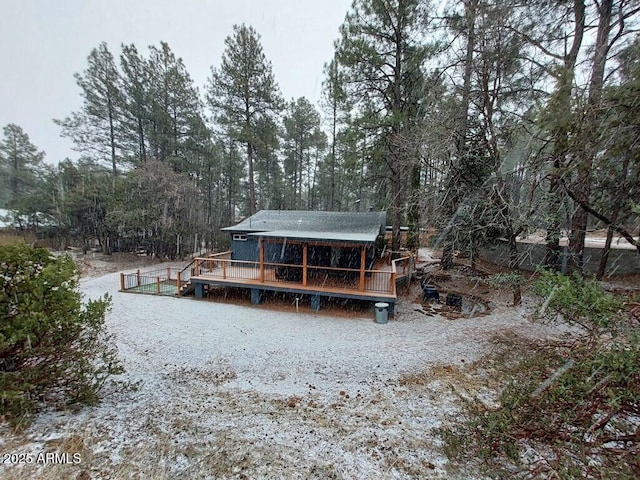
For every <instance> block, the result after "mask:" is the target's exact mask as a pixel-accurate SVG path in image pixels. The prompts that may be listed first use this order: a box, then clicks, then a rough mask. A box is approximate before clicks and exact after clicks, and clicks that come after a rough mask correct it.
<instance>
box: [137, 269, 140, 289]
mask: <svg viewBox="0 0 640 480" xmlns="http://www.w3.org/2000/svg"><path fill="white" fill-rule="evenodd" d="M136 277H137V278H138V286H140V269H138V271H137V272H136Z"/></svg>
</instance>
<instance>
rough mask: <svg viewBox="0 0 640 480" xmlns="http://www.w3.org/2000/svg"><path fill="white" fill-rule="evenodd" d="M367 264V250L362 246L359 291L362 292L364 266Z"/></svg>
mask: <svg viewBox="0 0 640 480" xmlns="http://www.w3.org/2000/svg"><path fill="white" fill-rule="evenodd" d="M365 263H367V250H366V248H365V247H364V245H362V246H361V247H360V291H361V292H364V266H365Z"/></svg>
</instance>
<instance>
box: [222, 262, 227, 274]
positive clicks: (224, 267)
mask: <svg viewBox="0 0 640 480" xmlns="http://www.w3.org/2000/svg"><path fill="white" fill-rule="evenodd" d="M221 262H222V278H227V261H226V260H221Z"/></svg>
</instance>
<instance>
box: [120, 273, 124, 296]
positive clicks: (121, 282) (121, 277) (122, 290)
mask: <svg viewBox="0 0 640 480" xmlns="http://www.w3.org/2000/svg"><path fill="white" fill-rule="evenodd" d="M120 291H121V292H124V273H120Z"/></svg>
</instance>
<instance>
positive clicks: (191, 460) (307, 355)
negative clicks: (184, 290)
mask: <svg viewBox="0 0 640 480" xmlns="http://www.w3.org/2000/svg"><path fill="white" fill-rule="evenodd" d="M118 286H119V280H118V274H109V275H105V276H102V277H97V278H88V279H85V280H83V282H82V285H81V288H82V290H83V291H84V293H85V294H86V295H87V297H89V298H97V297H99V296H101V295H103V294H104V293H105V292H109V293H110V294H111V295H112V296H113V309H112V311H111V312H110V313H109V314H108V317H107V322H108V325H109V328H110V330H111V331H112V332H113V333H114V334H115V337H116V339H117V344H118V347H119V350H120V353H121V357H122V359H123V362H124V365H125V368H126V370H127V373H126V374H125V375H124V376H123V377H124V380H126V381H129V382H134V383H137V384H138V386H137V388H136V389H134V390H120V391H113V392H111V393H110V394H109V395H107V396H106V398H105V399H104V400H103V402H102V403H101V404H100V405H98V406H97V407H94V408H84V409H82V410H80V411H79V412H51V413H47V414H44V415H41V416H39V417H38V418H37V419H36V421H35V423H34V424H33V425H32V426H31V427H29V428H28V429H27V430H26V432H24V433H23V434H10V433H9V432H7V431H4V432H3V433H4V434H5V435H3V440H0V447H1V448H0V451H2V452H3V453H11V452H13V453H20V452H27V453H31V454H32V455H37V454H38V453H41V452H60V453H71V452H73V453H75V452H78V453H80V454H81V461H80V463H78V464H66V465H51V464H48V465H43V464H32V465H6V464H5V465H3V466H2V467H0V468H1V469H2V470H0V476H2V477H3V478H29V477H31V478H82V479H88V478H94V479H97V478H104V479H107V478H154V479H156V478H172V479H173V478H322V479H324V478H358V479H374V478H375V479H384V478H399V479H400V478H470V476H471V473H470V472H459V471H455V470H452V468H451V466H449V465H448V464H447V461H446V459H445V457H444V456H443V454H442V453H441V452H440V451H439V445H440V441H439V439H438V437H437V435H436V433H435V431H434V429H435V428H437V427H439V426H440V425H441V424H442V423H443V422H446V421H447V420H448V418H449V417H450V416H451V415H454V414H455V413H456V412H457V409H458V403H457V402H456V399H457V397H456V396H455V395H454V394H453V393H452V388H451V387H452V386H453V387H454V388H456V389H457V390H461V389H462V390H464V391H465V392H470V393H471V394H476V395H480V396H484V397H489V398H490V396H491V395H490V393H488V392H489V391H488V389H487V388H486V386H485V385H483V384H482V382H481V381H479V380H478V379H477V378H476V379H475V380H474V379H473V377H471V376H468V375H466V374H465V373H463V372H464V368H465V365H468V364H470V363H471V362H473V361H475V360H478V359H479V358H480V357H481V356H482V355H483V354H484V353H486V350H487V345H488V338H489V336H490V335H491V334H492V333H494V332H497V331H502V330H505V329H509V330H517V331H518V332H519V333H524V334H529V335H532V336H536V335H539V336H541V335H546V334H548V333H549V331H548V330H545V329H544V328H543V327H541V326H539V325H534V324H531V323H530V322H529V321H528V320H526V319H525V316H526V315H525V310H524V309H519V310H516V309H511V308H506V307H498V308H496V309H495V310H494V311H493V312H492V313H491V314H490V315H486V316H482V317H478V318H471V319H458V320H455V321H451V320H447V319H445V318H443V317H439V316H434V317H426V316H424V315H422V314H420V313H417V312H415V311H414V305H412V304H411V303H410V301H408V300H403V301H401V302H399V303H398V305H397V314H396V317H395V319H392V320H390V322H389V323H388V324H385V325H378V324H376V323H374V322H373V312H371V314H370V315H368V316H365V317H362V318H355V317H351V318H349V317H341V318H335V317H331V316H325V315H322V314H318V313H310V312H302V311H301V312H300V313H287V312H280V311H270V310H268V309H267V308H266V307H248V306H238V305H231V304H227V303H225V304H221V303H214V302H210V301H198V300H195V299H184V298H182V299H181V298H172V297H155V296H149V295H136V294H130V293H120V292H118V291H117V289H118ZM460 382H462V384H461V383H460Z"/></svg>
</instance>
